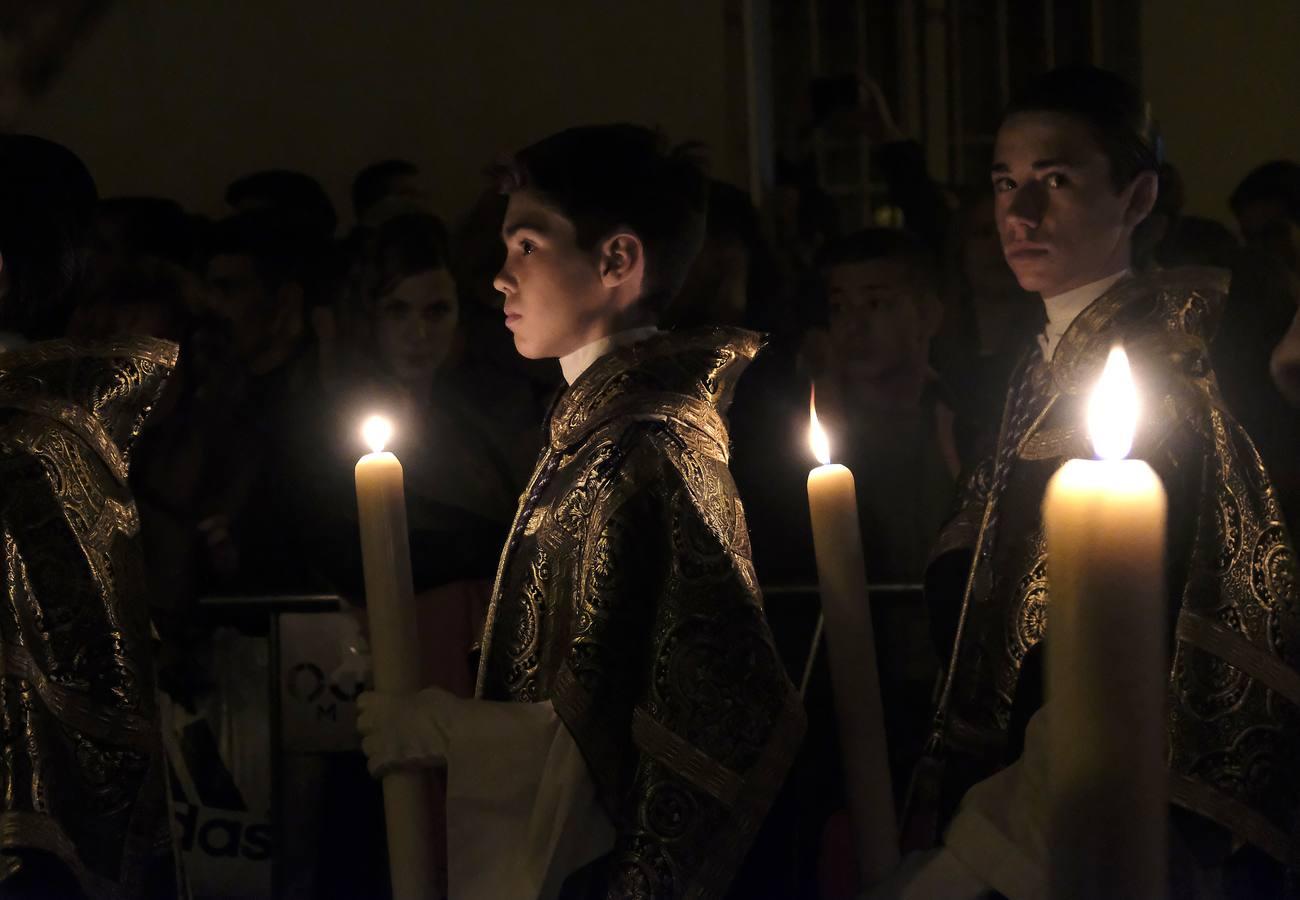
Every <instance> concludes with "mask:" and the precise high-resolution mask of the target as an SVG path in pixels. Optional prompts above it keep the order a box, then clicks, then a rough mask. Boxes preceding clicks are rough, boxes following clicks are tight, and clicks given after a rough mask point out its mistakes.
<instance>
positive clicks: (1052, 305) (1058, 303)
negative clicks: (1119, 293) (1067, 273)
mask: <svg viewBox="0 0 1300 900" xmlns="http://www.w3.org/2000/svg"><path fill="white" fill-rule="evenodd" d="M1128 274H1129V270H1128V269H1124V270H1122V271H1119V272H1116V273H1115V274H1114V275H1107V276H1106V277H1105V278H1101V279H1098V280H1097V281H1093V282H1090V283H1088V284H1085V285H1084V286H1083V287H1077V288H1075V289H1074V290H1072V291H1066V292H1065V293H1064V294H1057V295H1056V296H1055V297H1044V298H1043V306H1045V307H1046V308H1047V327H1046V328H1045V329H1043V334H1040V335H1039V336H1038V346H1039V347H1041V348H1042V350H1043V358H1044V359H1046V360H1048V361H1051V359H1052V354H1054V353H1056V345H1057V344H1059V343H1060V342H1061V338H1062V337H1063V336H1064V335H1065V332H1066V331H1067V330H1068V329H1069V327H1070V325H1071V324H1073V322H1074V320H1075V319H1077V318H1078V317H1079V313H1081V312H1083V311H1084V310H1085V309H1087V308H1088V307H1089V306H1092V304H1093V303H1094V302H1095V301H1096V300H1097V298H1098V297H1100V296H1101V295H1102V294H1104V293H1106V292H1107V291H1108V290H1110V287H1111V285H1113V284H1114V283H1115V282H1117V281H1119V280H1120V279H1121V278H1123V277H1124V276H1126V275H1128Z"/></svg>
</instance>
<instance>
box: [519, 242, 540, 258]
mask: <svg viewBox="0 0 1300 900" xmlns="http://www.w3.org/2000/svg"><path fill="white" fill-rule="evenodd" d="M536 249H537V245H536V244H534V243H533V242H532V241H520V242H519V252H521V253H523V255H524V256H532V255H533V251H534V250H536Z"/></svg>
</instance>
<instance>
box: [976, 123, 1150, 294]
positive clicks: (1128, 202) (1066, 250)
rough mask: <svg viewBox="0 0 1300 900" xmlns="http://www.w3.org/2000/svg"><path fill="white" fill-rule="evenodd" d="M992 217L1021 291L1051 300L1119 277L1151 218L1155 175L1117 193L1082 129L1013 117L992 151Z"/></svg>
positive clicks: (1103, 156) (1101, 153) (1108, 171)
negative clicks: (1136, 232) (1140, 231)
mask: <svg viewBox="0 0 1300 900" xmlns="http://www.w3.org/2000/svg"><path fill="white" fill-rule="evenodd" d="M993 192H994V198H993V201H994V217H995V221H996V222H997V228H998V236H999V237H1000V238H1001V241H1002V251H1003V253H1004V254H1005V256H1006V260H1007V263H1008V264H1009V265H1010V266H1011V270H1012V271H1013V272H1015V274H1016V278H1017V279H1018V280H1019V282H1020V286H1021V287H1023V288H1024V289H1025V290H1027V291H1034V292H1035V293H1038V294H1042V295H1043V296H1044V297H1054V296H1056V295H1058V294H1063V293H1065V292H1066V291H1070V290H1073V289H1074V288H1077V287H1082V286H1084V285H1086V284H1089V283H1091V282H1093V281H1097V280H1099V279H1102V278H1105V277H1107V276H1108V275H1114V274H1116V273H1117V272H1120V271H1123V270H1124V269H1125V268H1127V267H1128V266H1129V265H1130V263H1131V258H1132V252H1131V246H1130V245H1131V240H1132V237H1133V229H1134V228H1136V227H1137V225H1138V224H1139V223H1140V222H1141V221H1142V220H1143V219H1144V218H1146V216H1147V214H1149V213H1150V212H1151V207H1152V206H1153V205H1154V203H1155V198H1156V175H1155V173H1154V172H1143V173H1141V174H1139V175H1138V176H1137V177H1136V178H1135V179H1134V180H1133V181H1132V182H1131V183H1130V184H1128V185H1127V186H1125V187H1124V188H1122V189H1120V190H1116V188H1115V185H1114V182H1113V181H1112V178H1111V168H1110V160H1109V159H1108V158H1107V156H1106V154H1105V152H1104V151H1103V150H1102V148H1101V145H1100V144H1099V143H1098V142H1097V139H1096V138H1095V137H1094V136H1093V134H1092V132H1091V130H1090V129H1089V127H1088V125H1087V124H1086V123H1085V122H1083V121H1082V120H1080V119H1078V118H1075V117H1073V116H1068V115H1064V114H1061V113H1055V112H1025V113H1017V114H1015V115H1012V116H1010V117H1008V118H1007V119H1006V121H1004V122H1003V123H1002V127H1001V128H1000V129H999V130H998V137H997V143H996V145H995V147H994V152H993Z"/></svg>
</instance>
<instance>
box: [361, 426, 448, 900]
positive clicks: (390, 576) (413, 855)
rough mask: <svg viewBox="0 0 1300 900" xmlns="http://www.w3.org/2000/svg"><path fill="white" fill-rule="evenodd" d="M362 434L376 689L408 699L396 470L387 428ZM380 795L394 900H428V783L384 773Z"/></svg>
mask: <svg viewBox="0 0 1300 900" xmlns="http://www.w3.org/2000/svg"><path fill="white" fill-rule="evenodd" d="M364 431H365V436H366V439H367V442H368V443H369V444H370V445H371V447H372V448H373V450H374V452H373V453H368V454H366V455H365V456H363V457H362V458H361V460H360V461H359V462H358V463H357V468H356V481H357V513H358V518H359V520H360V524H361V560H362V565H363V567H364V569H365V579H366V614H367V618H368V620H369V623H370V647H371V655H372V659H373V665H374V672H375V689H376V690H378V691H382V692H384V693H388V694H409V693H414V692H415V691H418V690H419V689H420V688H422V687H424V685H422V684H420V652H419V650H420V648H419V641H418V637H417V632H416V616H415V599H414V590H413V587H412V582H411V548H410V542H409V539H408V537H407V530H406V499H405V496H404V494H403V482H402V464H401V463H400V462H398V460H397V457H396V456H394V455H393V454H392V453H385V452H384V450H383V447H384V444H385V443H387V441H388V437H389V434H390V432H391V428H390V427H389V426H388V423H387V422H385V421H384V420H382V419H378V418H375V419H370V420H368V421H367V422H366V425H365V429H364ZM383 791H384V818H385V822H386V825H387V832H388V865H389V871H390V874H391V876H392V881H393V897H394V900H426V898H434V897H436V896H437V894H438V887H437V881H436V877H435V873H434V866H433V810H432V809H431V807H430V803H431V794H430V792H429V776H428V774H427V773H425V772H417V771H400V772H390V773H389V774H387V775H385V776H384V780H383Z"/></svg>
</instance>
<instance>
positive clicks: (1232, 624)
mask: <svg viewBox="0 0 1300 900" xmlns="http://www.w3.org/2000/svg"><path fill="white" fill-rule="evenodd" d="M1227 288H1228V279H1227V275H1226V273H1223V272H1220V271H1218V270H1210V269H1181V270H1170V271H1166V272H1158V273H1154V274H1152V275H1148V276H1143V277H1139V278H1135V279H1131V280H1129V281H1127V282H1121V283H1120V284H1118V285H1116V286H1115V287H1114V288H1112V289H1111V290H1110V291H1108V292H1107V293H1106V294H1105V295H1104V296H1103V297H1101V298H1100V299H1099V300H1097V302H1095V303H1094V304H1093V305H1092V306H1090V307H1088V309H1086V310H1085V311H1084V312H1083V313H1082V314H1080V316H1079V317H1078V319H1077V320H1076V321H1075V322H1074V323H1073V324H1072V325H1071V327H1070V329H1069V330H1068V331H1067V332H1066V334H1065V336H1064V337H1063V338H1062V340H1061V344H1060V346H1059V347H1058V348H1057V350H1056V353H1055V356H1054V357H1053V360H1052V362H1051V363H1050V364H1049V363H1047V362H1044V361H1043V360H1042V358H1041V356H1040V355H1039V354H1036V353H1035V354H1034V356H1033V357H1032V358H1031V359H1029V360H1028V361H1027V362H1026V364H1025V365H1024V366H1023V367H1022V369H1021V373H1020V376H1019V378H1018V380H1017V383H1016V385H1015V387H1014V388H1013V390H1012V394H1011V396H1010V398H1009V399H1008V404H1007V411H1006V413H1005V415H1004V421H1003V425H1002V433H1001V435H1000V437H999V441H998V447H997V451H996V453H995V454H994V456H993V457H992V458H991V459H989V460H987V461H986V462H985V463H984V464H983V465H981V466H980V467H979V468H978V469H977V470H976V471H975V472H974V473H973V474H972V475H971V477H970V478H969V480H968V483H967V485H966V487H965V490H964V496H963V500H962V504H961V508H960V512H959V514H958V516H957V517H956V518H955V519H954V520H953V522H952V523H951V524H950V525H949V526H948V527H947V528H946V529H945V532H944V534H943V535H942V536H941V538H940V546H939V550H938V551H937V552H936V558H937V557H938V556H940V555H943V554H945V553H947V552H950V551H955V550H960V551H964V552H967V553H973V554H974V557H973V562H972V564H971V570H970V572H969V575H968V579H969V581H968V586H967V596H966V599H965V601H964V603H963V607H962V620H963V621H962V624H961V625H959V629H960V633H959V637H958V641H957V645H956V647H955V648H954V650H953V657H952V662H951V664H950V667H949V671H950V675H949V680H948V683H947V685H946V688H945V691H944V695H943V697H942V699H941V701H940V708H939V711H938V713H937V716H936V735H935V738H934V739H933V740H932V744H931V749H932V751H934V750H939V751H940V752H942V753H943V755H944V756H946V757H947V758H949V759H950V760H953V761H955V762H956V763H957V765H956V766H950V767H949V768H950V770H952V769H958V770H961V776H960V778H961V780H963V781H964V782H965V784H964V785H950V786H949V787H950V788H951V787H956V788H957V790H958V791H960V790H964V787H968V786H969V783H970V782H971V781H973V780H975V779H978V778H980V777H983V776H985V775H987V774H991V773H992V771H995V770H996V769H998V768H1001V766H1002V765H1005V764H1006V762H1008V760H1007V759H1006V758H1005V755H1006V747H1007V743H1008V728H1009V726H1010V724H1011V717H1012V707H1013V702H1014V701H1015V699H1016V694H1017V690H1018V689H1019V688H1021V685H1020V684H1019V677H1020V673H1021V667H1022V664H1023V662H1024V660H1025V656H1026V654H1027V653H1028V652H1029V650H1030V649H1031V648H1033V647H1034V646H1035V645H1036V644H1037V643H1038V642H1039V641H1040V640H1041V639H1042V636H1043V633H1044V629H1045V626H1046V622H1047V620H1048V618H1049V616H1050V586H1049V585H1048V582H1047V578H1046V550H1045V546H1044V542H1043V534H1042V519H1041V503H1042V498H1043V494H1044V491H1045V489H1046V485H1047V481H1048V479H1050V477H1051V475H1052V474H1053V473H1054V472H1055V470H1056V469H1057V468H1058V467H1059V466H1060V465H1062V464H1063V463H1064V462H1065V461H1066V460H1067V459H1070V458H1074V457H1091V456H1092V455H1093V454H1092V451H1091V447H1090V446H1089V445H1088V443H1087V436H1086V434H1085V432H1084V422H1085V414H1084V412H1085V404H1086V402H1087V395H1088V392H1089V390H1090V388H1091V386H1092V384H1094V383H1095V381H1096V379H1097V377H1098V376H1099V374H1100V372H1101V368H1102V366H1103V365H1104V363H1105V359H1106V356H1107V354H1108V353H1109V351H1110V348H1111V346H1112V345H1113V344H1115V343H1117V342H1122V343H1123V344H1124V345H1125V347H1126V349H1127V350H1128V354H1129V358H1130V360H1132V362H1133V367H1134V374H1135V378H1136V380H1137V383H1138V386H1139V390H1140V391H1141V395H1142V402H1143V421H1142V423H1141V425H1140V428H1139V433H1138V436H1137V444H1136V446H1135V449H1134V454H1133V455H1134V456H1139V457H1141V458H1144V459H1146V460H1147V461H1148V462H1149V463H1150V464H1151V465H1152V466H1153V468H1155V469H1156V471H1157V472H1158V473H1159V474H1160V476H1161V478H1162V479H1163V480H1164V482H1165V486H1166V489H1167V491H1168V493H1169V497H1170V523H1171V532H1170V541H1169V555H1170V560H1169V590H1170V617H1169V632H1170V640H1171V646H1173V648H1174V649H1173V654H1172V667H1171V672H1170V676H1169V720H1168V736H1169V768H1170V777H1171V780H1172V781H1171V796H1172V798H1173V801H1174V802H1175V803H1177V804H1180V805H1182V806H1184V807H1186V808H1188V809H1190V810H1192V811H1194V812H1197V813H1199V814H1201V815H1203V816H1205V817H1207V818H1209V819H1211V820H1213V821H1215V822H1217V823H1219V824H1220V825H1222V826H1224V827H1226V828H1227V829H1229V830H1230V831H1231V832H1232V833H1233V834H1234V835H1235V836H1236V837H1237V838H1239V839H1240V840H1243V841H1246V842H1249V843H1251V844H1254V845H1255V846H1257V847H1258V848H1260V849H1261V850H1263V851H1265V852H1266V853H1268V854H1269V855H1270V856H1272V857H1274V858H1275V859H1277V860H1279V861H1280V862H1282V863H1284V864H1286V865H1288V866H1292V867H1295V866H1298V865H1300V837H1298V835H1300V831H1298V826H1300V815H1298V813H1300V766H1298V765H1297V760H1300V674H1297V673H1298V672H1300V605H1298V604H1300V601H1298V599H1297V582H1296V559H1295V551H1294V549H1293V545H1292V543H1291V539H1290V536H1289V535H1288V534H1287V530H1286V527H1285V525H1284V524H1283V521H1284V520H1283V518H1282V512H1281V509H1280V507H1279V505H1278V500H1277V496H1276V493H1275V491H1274V489H1273V487H1272V485H1271V484H1270V481H1269V477H1268V473H1267V472H1266V471H1265V469H1264V466H1263V464H1262V462H1261V460H1260V457H1259V454H1258V453H1257V452H1256V450H1255V447H1254V445H1253V444H1252V443H1251V441H1250V438H1249V437H1248V436H1247V435H1246V433H1245V432H1244V431H1243V430H1242V429H1241V427H1240V426H1239V425H1237V423H1236V422H1235V421H1234V420H1233V418H1232V416H1231V414H1230V412H1229V411H1228V410H1225V409H1224V408H1223V405H1222V403H1221V400H1220V397H1219V393H1218V388H1217V386H1216V382H1215V379H1214V375H1213V372H1212V371H1211V369H1210V366H1209V363H1208V359H1207V351H1206V340H1207V339H1208V336H1209V335H1210V334H1211V333H1212V332H1213V328H1214V326H1215V323H1216V321H1217V317H1218V314H1219V311H1220V309H1221V307H1222V303H1223V301H1224V299H1225V297H1226V294H1227ZM954 796H955V794H954Z"/></svg>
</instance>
